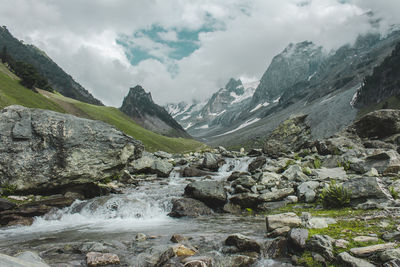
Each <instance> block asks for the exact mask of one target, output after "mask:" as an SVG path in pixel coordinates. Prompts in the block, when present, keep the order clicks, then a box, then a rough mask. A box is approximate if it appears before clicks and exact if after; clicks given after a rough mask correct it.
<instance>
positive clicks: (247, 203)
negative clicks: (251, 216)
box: [229, 193, 260, 208]
mask: <svg viewBox="0 0 400 267" xmlns="http://www.w3.org/2000/svg"><path fill="white" fill-rule="evenodd" d="M229 201H230V202H232V203H233V204H236V205H239V206H241V207H242V208H255V207H257V205H258V204H260V198H259V194H254V193H240V194H236V195H233V196H232V197H231V198H230V199H229Z"/></svg>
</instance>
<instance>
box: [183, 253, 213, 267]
mask: <svg viewBox="0 0 400 267" xmlns="http://www.w3.org/2000/svg"><path fill="white" fill-rule="evenodd" d="M181 262H182V263H183V265H184V266H185V267H212V263H213V259H212V258H210V257H207V256H191V257H187V258H184V259H182V260H181Z"/></svg>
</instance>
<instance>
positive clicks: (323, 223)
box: [306, 217, 336, 229]
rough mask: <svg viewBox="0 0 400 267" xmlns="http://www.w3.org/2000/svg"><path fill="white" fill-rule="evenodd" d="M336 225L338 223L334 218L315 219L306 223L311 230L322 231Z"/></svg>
mask: <svg viewBox="0 0 400 267" xmlns="http://www.w3.org/2000/svg"><path fill="white" fill-rule="evenodd" d="M334 223H336V221H335V220H334V219H332V218H323V217H313V218H310V219H309V220H308V221H307V222H306V227H307V228H310V229H322V228H327V227H328V226H329V224H334Z"/></svg>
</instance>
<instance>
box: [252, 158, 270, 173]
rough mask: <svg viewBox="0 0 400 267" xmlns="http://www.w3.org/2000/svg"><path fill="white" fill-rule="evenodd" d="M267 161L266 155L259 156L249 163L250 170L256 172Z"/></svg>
mask: <svg viewBox="0 0 400 267" xmlns="http://www.w3.org/2000/svg"><path fill="white" fill-rule="evenodd" d="M265 163H267V158H266V157H263V156H260V157H257V158H256V159H255V160H253V161H252V162H251V163H250V164H249V172H250V173H255V172H256V171H257V170H259V169H261V168H262V167H263V166H264V165H265Z"/></svg>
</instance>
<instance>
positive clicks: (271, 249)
mask: <svg viewBox="0 0 400 267" xmlns="http://www.w3.org/2000/svg"><path fill="white" fill-rule="evenodd" d="M287 243H288V241H287V239H286V238H285V237H283V236H279V237H277V238H275V239H269V240H266V241H265V243H264V253H263V255H265V257H266V258H271V259H276V258H283V257H286V256H287V252H288V251H287V250H288V244H287Z"/></svg>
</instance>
